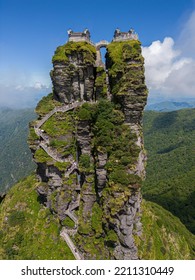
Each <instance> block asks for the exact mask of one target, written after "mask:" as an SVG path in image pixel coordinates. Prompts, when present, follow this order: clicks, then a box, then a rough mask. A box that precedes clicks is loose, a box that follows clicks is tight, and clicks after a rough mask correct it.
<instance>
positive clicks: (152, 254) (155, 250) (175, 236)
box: [136, 201, 195, 260]
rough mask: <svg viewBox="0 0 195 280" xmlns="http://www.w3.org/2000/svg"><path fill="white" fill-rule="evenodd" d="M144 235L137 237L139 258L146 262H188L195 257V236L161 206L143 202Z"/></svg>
mask: <svg viewBox="0 0 195 280" xmlns="http://www.w3.org/2000/svg"><path fill="white" fill-rule="evenodd" d="M141 221H142V224H143V235H142V237H141V238H140V239H139V238H138V237H136V243H137V245H138V251H139V257H140V258H141V259H145V260H147V259H148V260H188V259H194V257H195V236H194V235H192V234H191V233H190V232H189V231H188V230H187V229H186V228H185V226H184V225H183V224H182V223H181V222H180V220H179V219H178V218H176V217H175V216H173V215H172V214H171V213H170V212H168V211H166V210H165V209H163V208H162V207H161V206H159V205H157V204H155V203H152V202H147V201H143V202H142V220H141Z"/></svg>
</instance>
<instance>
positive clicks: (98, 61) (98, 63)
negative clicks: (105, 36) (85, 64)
mask: <svg viewBox="0 0 195 280" xmlns="http://www.w3.org/2000/svg"><path fill="white" fill-rule="evenodd" d="M108 44H109V42H108V41H106V40H101V41H100V42H98V43H96V44H95V47H96V52H97V58H96V66H103V67H104V63H103V62H102V57H101V52H100V49H101V48H106V46H107V45H108Z"/></svg>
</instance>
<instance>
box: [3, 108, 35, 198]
mask: <svg viewBox="0 0 195 280" xmlns="http://www.w3.org/2000/svg"><path fill="white" fill-rule="evenodd" d="M35 118H36V114H35V113H34V110H33V109H32V108H31V109H18V110H14V109H9V108H0V171H1V173H0V193H3V192H4V191H6V189H8V188H10V187H11V186H12V185H13V184H15V183H16V182H17V181H18V180H19V179H21V178H22V177H24V176H26V175H28V174H29V172H31V171H32V170H33V169H35V164H34V163H33V162H32V155H31V152H30V149H29V147H28V145H27V135H28V123H29V122H30V121H31V120H33V119H35Z"/></svg>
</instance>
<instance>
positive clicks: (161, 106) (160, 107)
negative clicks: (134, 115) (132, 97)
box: [145, 100, 195, 112]
mask: <svg viewBox="0 0 195 280" xmlns="http://www.w3.org/2000/svg"><path fill="white" fill-rule="evenodd" d="M189 108H195V100H192V101H181V102H176V101H162V102H158V103H153V104H150V103H149V104H148V105H147V106H146V107H145V111H158V112H170V111H177V110H181V109H189Z"/></svg>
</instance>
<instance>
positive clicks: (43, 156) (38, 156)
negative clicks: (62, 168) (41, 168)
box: [34, 148, 54, 163]
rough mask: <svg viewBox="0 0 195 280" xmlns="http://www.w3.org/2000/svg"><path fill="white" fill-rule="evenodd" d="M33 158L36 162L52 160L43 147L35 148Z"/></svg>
mask: <svg viewBox="0 0 195 280" xmlns="http://www.w3.org/2000/svg"><path fill="white" fill-rule="evenodd" d="M34 158H35V160H36V162H42V163H49V162H50V163H52V162H53V161H54V160H53V159H52V158H51V157H50V156H49V155H48V154H47V153H46V152H45V151H44V150H43V149H41V148H40V149H38V150H36V152H35V154H34Z"/></svg>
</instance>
